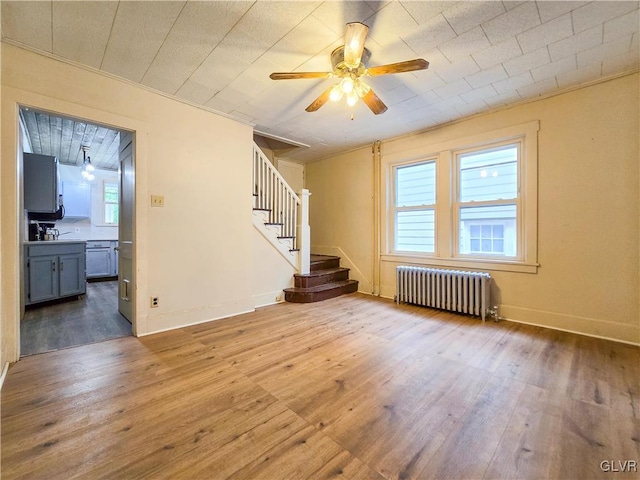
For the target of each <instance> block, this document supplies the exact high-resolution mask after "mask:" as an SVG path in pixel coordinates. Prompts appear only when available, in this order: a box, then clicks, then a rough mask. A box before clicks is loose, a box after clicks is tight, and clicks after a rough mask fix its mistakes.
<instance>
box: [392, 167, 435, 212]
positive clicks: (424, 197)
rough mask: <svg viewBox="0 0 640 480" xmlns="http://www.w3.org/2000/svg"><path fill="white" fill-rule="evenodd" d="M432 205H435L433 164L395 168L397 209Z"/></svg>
mask: <svg viewBox="0 0 640 480" xmlns="http://www.w3.org/2000/svg"><path fill="white" fill-rule="evenodd" d="M434 203H436V164H435V162H428V163H421V164H418V165H410V166H407V167H398V168H396V206H397V207H416V206H420V205H433V204H434Z"/></svg>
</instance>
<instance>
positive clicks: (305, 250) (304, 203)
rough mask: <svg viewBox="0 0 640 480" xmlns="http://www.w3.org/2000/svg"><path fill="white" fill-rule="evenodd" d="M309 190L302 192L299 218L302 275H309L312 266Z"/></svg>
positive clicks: (304, 189)
mask: <svg viewBox="0 0 640 480" xmlns="http://www.w3.org/2000/svg"><path fill="white" fill-rule="evenodd" d="M310 195H311V193H309V190H307V189H306V188H303V189H302V191H301V192H300V194H299V196H300V216H299V218H298V222H299V223H298V239H299V240H300V273H302V274H305V273H309V268H310V264H311V229H310V227H309V196H310Z"/></svg>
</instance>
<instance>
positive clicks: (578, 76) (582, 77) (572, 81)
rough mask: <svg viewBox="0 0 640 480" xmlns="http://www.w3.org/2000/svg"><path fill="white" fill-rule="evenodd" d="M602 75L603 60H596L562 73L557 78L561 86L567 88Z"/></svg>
mask: <svg viewBox="0 0 640 480" xmlns="http://www.w3.org/2000/svg"><path fill="white" fill-rule="evenodd" d="M600 75H602V62H596V63H592V64H591V65H587V66H586V67H583V68H580V69H577V70H573V71H571V72H568V73H563V74H560V75H558V76H557V78H556V80H557V81H558V86H559V87H560V88H565V87H570V86H573V85H578V84H580V83H583V82H589V81H591V80H594V79H596V78H598V77H599V76H600Z"/></svg>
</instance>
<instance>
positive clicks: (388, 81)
mask: <svg viewBox="0 0 640 480" xmlns="http://www.w3.org/2000/svg"><path fill="white" fill-rule="evenodd" d="M407 77H409V75H380V76H377V77H369V78H367V79H365V83H367V84H369V85H371V86H372V87H374V88H375V89H376V91H378V90H381V91H382V90H393V89H394V88H397V87H399V86H400V85H404V81H403V79H406V78H407Z"/></svg>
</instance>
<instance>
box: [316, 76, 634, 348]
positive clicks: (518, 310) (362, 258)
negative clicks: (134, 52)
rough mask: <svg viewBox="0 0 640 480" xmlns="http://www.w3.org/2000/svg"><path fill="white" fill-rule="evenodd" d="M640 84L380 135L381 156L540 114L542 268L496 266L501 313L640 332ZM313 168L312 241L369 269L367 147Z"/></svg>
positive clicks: (615, 332)
mask: <svg viewBox="0 0 640 480" xmlns="http://www.w3.org/2000/svg"><path fill="white" fill-rule="evenodd" d="M638 87H639V77H638V74H634V75H629V76H626V77H622V78H618V79H614V80H611V81H608V82H604V83H600V84H597V85H594V86H591V87H587V88H582V89H579V90H576V91H573V92H568V93H565V94H562V95H558V96H554V97H551V98H547V99H543V100H539V101H536V102H532V103H527V104H524V105H520V106H516V107H513V108H510V109H506V110H502V111H499V112H495V113H491V114H487V115H483V116H479V117H476V118H472V119H469V120H466V121H463V122H459V123H457V124H453V125H449V126H445V127H442V128H439V129H435V130H432V131H431V132H427V133H424V134H419V135H414V136H411V137H406V138H402V139H396V140H391V141H384V142H383V144H382V152H383V156H384V155H389V154H391V153H394V154H395V153H398V152H403V151H409V150H412V149H416V148H419V149H424V151H425V152H426V151H429V146H430V145H435V144H438V143H441V142H446V141H450V140H455V139H458V138H463V137H468V136H471V135H475V134H479V133H483V132H488V131H492V130H496V129H500V128H505V127H509V126H513V125H518V124H523V123H526V122H530V121H534V120H539V121H540V131H539V136H538V152H539V154H538V161H539V164H538V174H539V183H538V262H539V264H540V268H539V269H538V272H537V274H527V273H509V272H501V271H492V272H491V273H492V276H493V278H494V281H495V284H496V286H497V292H496V293H497V294H498V295H497V297H498V298H499V300H500V304H501V305H500V306H501V315H502V316H504V317H506V318H508V319H512V320H515V321H521V322H527V323H533V324H538V325H543V326H549V327H553V328H559V329H564V330H570V331H576V332H581V333H585V334H589V335H596V336H602V337H607V338H612V339H617V340H622V341H627V342H634V343H640V298H639V295H640V285H639V278H640V266H639V258H638V257H639V245H640V238H639V234H638V231H639V218H640V212H639V207H638V205H639V198H640V192H639V184H640V181H639V180H640V179H639V172H638V170H639V164H640V161H639V149H638V139H639V135H638V131H639V117H640V112H639V99H638V91H639V88H638ZM306 174H307V177H306V181H307V186H308V188H309V189H310V191H311V192H313V197H312V202H311V213H310V219H311V220H310V223H311V232H312V246H313V250H314V251H316V250H315V247H320V248H322V249H327V248H334V249H335V248H339V249H341V250H343V251H344V252H346V253H347V254H348V256H349V257H350V258H351V260H352V261H353V262H354V263H355V265H356V266H357V267H358V268H359V270H360V271H361V272H362V276H363V277H365V278H366V279H372V276H373V273H372V272H373V262H374V255H373V253H372V252H373V249H372V242H373V178H372V177H373V163H372V159H371V149H370V147H367V148H363V149H360V150H357V151H354V152H351V153H348V154H343V155H340V156H336V157H333V158H330V159H326V160H323V161H320V162H317V163H312V164H308V165H307V166H306ZM382 203H383V205H384V201H383V202H382ZM396 265H397V263H394V262H392V261H384V262H382V263H381V265H380V274H381V282H380V283H381V285H380V288H381V290H380V291H381V294H382V295H383V296H386V297H393V295H394V292H395V277H394V269H395V266H396ZM368 288H369V287H368V286H367V285H366V284H365V286H364V288H361V290H362V291H367V289H368Z"/></svg>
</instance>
